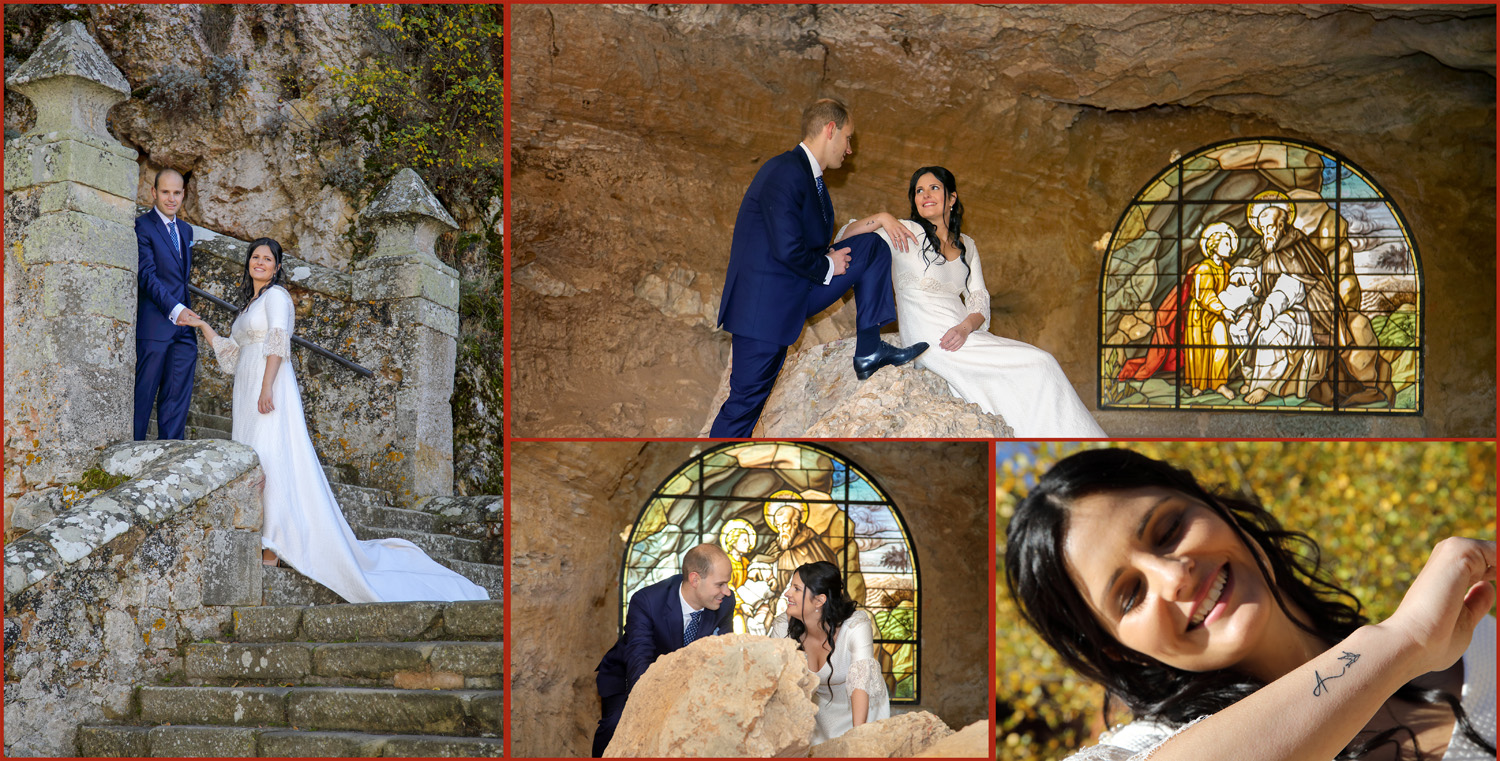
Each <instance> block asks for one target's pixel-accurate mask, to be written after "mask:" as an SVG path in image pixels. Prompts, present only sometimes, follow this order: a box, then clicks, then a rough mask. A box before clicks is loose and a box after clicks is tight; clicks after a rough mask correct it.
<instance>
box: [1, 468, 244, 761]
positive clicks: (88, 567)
mask: <svg viewBox="0 0 1500 761" xmlns="http://www.w3.org/2000/svg"><path fill="white" fill-rule="evenodd" d="M101 467H102V468H103V469H104V470H105V471H107V472H110V473H112V474H114V475H124V476H131V480H129V481H127V482H125V483H123V484H121V485H120V486H117V487H115V488H113V489H111V490H109V491H106V492H104V493H103V494H100V495H98V496H95V497H92V498H89V499H85V500H82V501H80V502H79V503H78V504H77V505H75V506H74V507H73V509H71V510H69V511H67V512H65V513H63V514H62V515H60V516H58V517H56V518H54V519H52V520H51V521H48V522H47V523H46V524H44V525H42V526H40V527H39V528H37V529H35V530H33V531H31V532H30V533H28V534H26V535H24V536H22V537H21V538H20V539H17V540H16V541H13V542H11V543H10V544H8V545H6V547H5V681H6V685H5V730H6V731H5V753H6V755H8V756H34V755H48V756H71V755H73V754H74V753H75V752H76V745H75V744H74V739H75V733H76V731H77V727H78V725H79V724H80V723H83V722H94V721H105V720H114V719H119V718H121V717H124V716H127V715H128V714H129V711H130V702H131V695H132V693H133V686H134V685H136V684H140V683H143V682H155V681H158V680H161V679H164V678H168V677H169V675H170V674H172V673H173V672H178V671H180V670H181V669H182V648H183V647H185V646H186V645H187V644H188V643H190V642H196V641H201V640H203V639H206V638H214V637H220V636H224V635H225V634H226V633H227V632H229V631H230V630H231V628H232V626H233V616H234V613H233V606H239V605H258V604H260V598H261V569H260V530H259V529H260V522H261V502H260V494H259V491H258V484H259V482H260V480H261V471H260V464H259V460H258V459H257V458H256V456H255V452H254V451H253V450H251V449H250V447H248V446H246V445H244V444H239V443H236V442H232V441H194V442H154V441H152V442H130V443H126V444H120V445H116V446H113V447H110V448H108V449H107V450H105V453H104V457H103V462H102V464H101Z"/></svg>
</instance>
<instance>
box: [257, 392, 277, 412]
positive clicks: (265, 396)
mask: <svg viewBox="0 0 1500 761" xmlns="http://www.w3.org/2000/svg"><path fill="white" fill-rule="evenodd" d="M255 408H256V409H258V410H260V414H262V415H264V414H266V413H268V412H271V411H272V410H274V409H276V405H274V404H271V389H269V388H263V389H261V391H260V401H259V402H257V403H256V405H255Z"/></svg>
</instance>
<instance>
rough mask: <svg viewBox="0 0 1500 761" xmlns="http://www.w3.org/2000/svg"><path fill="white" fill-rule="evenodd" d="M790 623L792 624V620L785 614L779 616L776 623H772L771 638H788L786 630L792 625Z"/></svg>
mask: <svg viewBox="0 0 1500 761" xmlns="http://www.w3.org/2000/svg"><path fill="white" fill-rule="evenodd" d="M790 623H791V619H790V618H788V617H787V615H786V614H785V613H782V614H781V615H779V616H777V617H776V620H774V621H772V622H771V636H772V637H785V636H786V628H787V626H788V624H790Z"/></svg>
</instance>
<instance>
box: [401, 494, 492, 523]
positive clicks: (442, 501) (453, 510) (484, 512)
mask: <svg viewBox="0 0 1500 761" xmlns="http://www.w3.org/2000/svg"><path fill="white" fill-rule="evenodd" d="M412 509H413V510H421V511H422V512H424V513H432V514H433V515H436V516H439V517H440V518H441V519H442V521H443V522H444V523H448V524H454V523H500V522H501V520H502V518H503V517H504V515H505V500H504V498H502V497H499V496H494V495H483V496H474V497H422V498H419V499H418V500H417V501H416V504H414V505H412Z"/></svg>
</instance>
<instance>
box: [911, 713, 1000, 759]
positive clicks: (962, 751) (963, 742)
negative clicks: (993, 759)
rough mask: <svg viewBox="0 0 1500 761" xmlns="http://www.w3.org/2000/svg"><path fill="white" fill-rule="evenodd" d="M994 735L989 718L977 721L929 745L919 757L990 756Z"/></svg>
mask: <svg viewBox="0 0 1500 761" xmlns="http://www.w3.org/2000/svg"><path fill="white" fill-rule="evenodd" d="M994 737H995V736H994V735H993V734H991V733H990V722H989V720H987V719H985V720H980V721H976V722H974V723H973V724H970V725H969V726H967V727H964V728H963V729H960V730H959V731H957V732H954V733H953V734H951V735H948V736H947V737H944V738H943V739H941V740H938V741H937V742H935V743H933V744H931V745H929V746H927V748H926V749H925V750H923V751H922V752H921V753H918V754H917V758H989V756H990V749H991V748H992V747H994Z"/></svg>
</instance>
